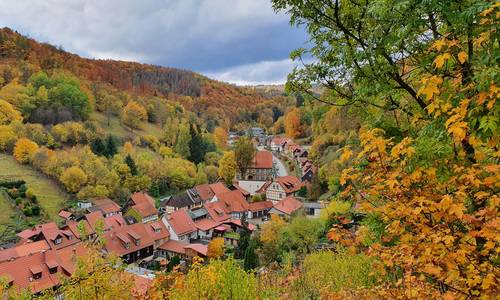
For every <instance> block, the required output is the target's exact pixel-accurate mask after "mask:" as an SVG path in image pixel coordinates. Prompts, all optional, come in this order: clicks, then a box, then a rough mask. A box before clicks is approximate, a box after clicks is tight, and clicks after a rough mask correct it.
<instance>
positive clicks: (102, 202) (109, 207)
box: [88, 198, 122, 214]
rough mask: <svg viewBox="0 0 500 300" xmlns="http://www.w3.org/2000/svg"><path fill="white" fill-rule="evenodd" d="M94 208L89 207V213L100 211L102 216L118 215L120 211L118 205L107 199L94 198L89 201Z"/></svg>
mask: <svg viewBox="0 0 500 300" xmlns="http://www.w3.org/2000/svg"><path fill="white" fill-rule="evenodd" d="M91 202H92V204H93V205H94V206H92V207H90V208H89V209H88V210H89V211H91V212H92V211H95V210H100V211H102V212H103V214H109V213H119V212H120V211H121V209H122V208H121V207H120V205H118V203H116V202H114V201H113V200H111V199H109V198H96V199H92V200H91Z"/></svg>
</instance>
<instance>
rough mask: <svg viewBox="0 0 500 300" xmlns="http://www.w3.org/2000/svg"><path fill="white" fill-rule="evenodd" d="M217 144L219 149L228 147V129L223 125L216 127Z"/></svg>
mask: <svg viewBox="0 0 500 300" xmlns="http://www.w3.org/2000/svg"><path fill="white" fill-rule="evenodd" d="M214 138H215V144H216V145H217V147H219V149H223V150H224V149H226V147H227V131H226V130H225V129H224V128H223V127H217V128H215V129H214Z"/></svg>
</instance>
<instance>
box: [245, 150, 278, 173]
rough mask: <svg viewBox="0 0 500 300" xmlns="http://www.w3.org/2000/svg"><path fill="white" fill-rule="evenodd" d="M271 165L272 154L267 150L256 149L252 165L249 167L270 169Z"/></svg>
mask: <svg viewBox="0 0 500 300" xmlns="http://www.w3.org/2000/svg"><path fill="white" fill-rule="evenodd" d="M272 167H273V155H272V153H271V152H269V151H264V150H263V151H257V153H255V157H254V158H253V161H252V165H251V166H250V168H253V169H272Z"/></svg>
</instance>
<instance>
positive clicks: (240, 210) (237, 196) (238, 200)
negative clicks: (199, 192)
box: [218, 190, 248, 219]
mask: <svg viewBox="0 0 500 300" xmlns="http://www.w3.org/2000/svg"><path fill="white" fill-rule="evenodd" d="M218 202H220V203H221V204H222V207H223V208H224V210H225V211H226V213H228V214H230V215H231V218H232V219H240V218H241V217H242V216H243V215H244V214H246V213H247V211H248V202H247V201H246V199H245V196H243V194H242V193H241V192H240V191H239V190H234V191H230V192H227V193H224V194H220V195H218Z"/></svg>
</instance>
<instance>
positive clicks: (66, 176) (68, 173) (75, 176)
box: [59, 166, 88, 193]
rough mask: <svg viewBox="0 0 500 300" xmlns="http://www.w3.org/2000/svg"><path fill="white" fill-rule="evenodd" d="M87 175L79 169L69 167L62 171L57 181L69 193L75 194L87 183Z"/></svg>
mask: <svg viewBox="0 0 500 300" xmlns="http://www.w3.org/2000/svg"><path fill="white" fill-rule="evenodd" d="M87 179H88V177H87V175H86V174H85V173H84V172H83V170H82V169H81V168H80V167H76V166H74V167H70V168H67V169H66V170H64V171H63V172H62V174H61V177H60V178H59V180H61V182H62V183H63V184H64V186H65V187H66V189H67V190H68V191H69V192H70V193H76V192H78V191H79V190H80V188H81V187H82V186H84V185H85V184H86V183H87Z"/></svg>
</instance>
